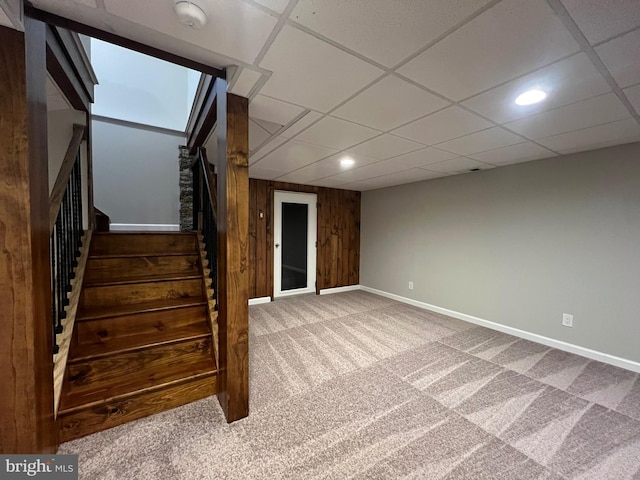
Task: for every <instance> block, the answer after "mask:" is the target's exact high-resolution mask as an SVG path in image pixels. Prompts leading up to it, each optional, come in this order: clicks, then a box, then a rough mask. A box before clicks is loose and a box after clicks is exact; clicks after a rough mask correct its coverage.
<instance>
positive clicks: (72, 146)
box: [49, 124, 87, 233]
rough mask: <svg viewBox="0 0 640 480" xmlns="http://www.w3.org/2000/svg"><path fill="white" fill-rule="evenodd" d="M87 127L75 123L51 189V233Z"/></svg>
mask: <svg viewBox="0 0 640 480" xmlns="http://www.w3.org/2000/svg"><path fill="white" fill-rule="evenodd" d="M86 128H87V127H85V126H84V125H78V124H74V125H73V135H72V137H71V141H70V142H69V147H68V148H67V153H66V154H65V156H64V160H63V161H62V166H61V167H60V172H59V173H58V177H57V178H56V183H55V184H54V186H53V190H51V195H49V233H51V232H53V227H54V226H55V224H56V218H57V217H58V212H59V211H60V204H61V203H62V198H63V197H64V192H65V190H66V189H67V183H68V182H69V176H70V175H71V171H72V170H73V165H74V164H75V162H76V157H77V156H78V150H79V149H80V144H81V143H82V140H83V139H84V132H85V130H86Z"/></svg>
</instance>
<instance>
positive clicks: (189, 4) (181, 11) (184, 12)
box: [173, 0, 207, 30]
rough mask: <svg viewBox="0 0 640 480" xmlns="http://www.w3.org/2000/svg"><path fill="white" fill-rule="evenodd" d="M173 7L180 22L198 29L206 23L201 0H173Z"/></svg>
mask: <svg viewBox="0 0 640 480" xmlns="http://www.w3.org/2000/svg"><path fill="white" fill-rule="evenodd" d="M173 8H174V9H175V11H176V15H177V16H178V19H180V23H182V24H183V25H186V26H187V27H189V28H195V29H197V30H200V29H202V27H204V26H205V25H206V24H207V14H206V13H205V9H204V7H203V6H202V2H201V1H200V2H198V1H193V0H175V5H174V7H173Z"/></svg>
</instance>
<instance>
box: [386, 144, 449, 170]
mask: <svg viewBox="0 0 640 480" xmlns="http://www.w3.org/2000/svg"><path fill="white" fill-rule="evenodd" d="M457 157H458V155H456V154H455V153H451V152H445V151H443V150H438V149H437V148H429V147H428V148H423V149H422V150H418V151H416V152H411V153H407V154H405V155H400V156H399V157H395V158H392V159H391V160H390V161H393V163H394V164H395V165H397V166H398V167H403V168H413V167H423V166H426V165H430V164H432V163H438V162H442V161H443V160H450V159H452V158H457Z"/></svg>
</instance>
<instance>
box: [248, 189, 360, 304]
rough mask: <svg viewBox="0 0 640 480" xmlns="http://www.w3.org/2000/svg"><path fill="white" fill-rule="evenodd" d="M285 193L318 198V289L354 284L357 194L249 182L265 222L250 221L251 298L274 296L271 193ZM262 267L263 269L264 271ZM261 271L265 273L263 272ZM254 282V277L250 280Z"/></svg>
mask: <svg viewBox="0 0 640 480" xmlns="http://www.w3.org/2000/svg"><path fill="white" fill-rule="evenodd" d="M275 190H285V191H293V192H305V193H315V194H316V195H317V196H318V251H317V262H316V282H317V290H318V291H319V290H321V289H325V288H333V287H342V286H347V285H357V284H358V282H359V276H360V275H359V270H360V197H361V195H360V192H355V191H351V190H339V189H335V188H324V187H315V186H312V185H300V184H294V183H284V182H274V181H268V180H257V179H251V182H250V191H249V196H250V203H251V204H252V205H253V202H255V211H256V212H257V213H256V215H259V212H260V211H263V212H264V222H262V219H256V220H255V221H254V222H250V224H249V226H250V235H251V237H252V238H253V237H254V236H255V239H256V241H255V245H254V244H253V243H250V245H249V261H250V263H252V264H255V265H256V267H255V268H256V275H255V283H254V284H252V285H250V292H251V295H252V296H253V297H269V296H273V241H272V230H273V192H274V191H275ZM263 268H264V270H263ZM263 272H264V273H263ZM251 279H252V281H253V276H252V277H251Z"/></svg>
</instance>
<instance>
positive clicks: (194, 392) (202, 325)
mask: <svg viewBox="0 0 640 480" xmlns="http://www.w3.org/2000/svg"><path fill="white" fill-rule="evenodd" d="M200 258H201V257H200V253H199V243H198V240H197V236H196V235H195V234H191V233H96V234H95V235H94V236H93V240H92V243H91V249H90V252H89V260H88V263H87V268H86V271H85V280H84V285H83V289H82V293H81V299H80V306H79V310H78V316H77V318H76V327H75V331H74V333H73V340H72V345H71V350H70V354H69V361H68V363H67V369H66V373H65V381H64V386H63V390H62V396H61V399H60V408H59V410H58V418H59V419H60V429H61V438H60V440H61V441H63V442H64V441H68V440H72V439H75V438H79V437H82V436H84V435H88V434H90V433H95V432H98V431H101V430H105V429H107V428H111V427H114V426H116V425H120V424H122V423H125V422H128V421H131V420H135V419H137V418H141V417H145V416H147V415H151V414H153V413H157V412H160V411H163V410H167V409H170V408H174V407H177V406H180V405H184V404H186V403H189V402H193V401H195V400H198V399H201V398H205V397H207V396H210V395H213V394H215V393H216V375H217V369H216V364H215V360H214V358H215V356H214V350H213V345H212V333H211V326H210V321H209V316H208V310H207V298H206V296H205V292H206V287H205V284H206V283H205V280H204V279H203V275H202V265H201V262H200Z"/></svg>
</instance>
